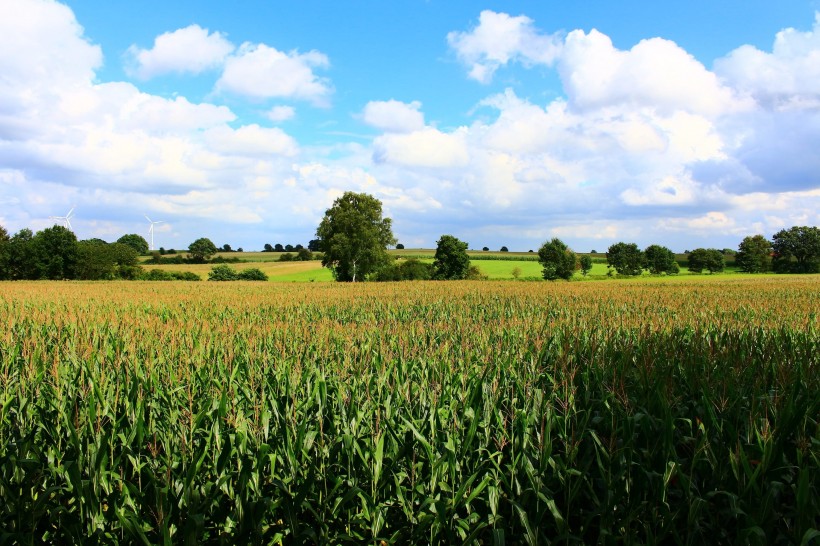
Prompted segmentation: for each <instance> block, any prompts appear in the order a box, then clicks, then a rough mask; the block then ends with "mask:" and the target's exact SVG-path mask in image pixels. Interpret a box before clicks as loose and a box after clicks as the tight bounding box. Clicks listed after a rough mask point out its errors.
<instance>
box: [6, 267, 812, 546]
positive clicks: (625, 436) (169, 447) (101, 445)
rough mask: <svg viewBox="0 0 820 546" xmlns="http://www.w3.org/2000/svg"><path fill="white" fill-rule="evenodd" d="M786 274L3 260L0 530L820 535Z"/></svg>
mask: <svg viewBox="0 0 820 546" xmlns="http://www.w3.org/2000/svg"><path fill="white" fill-rule="evenodd" d="M779 281H781V282H778V283H771V282H758V281H755V280H752V281H749V280H746V281H745V282H736V281H734V282H726V281H723V280H718V281H717V282H705V281H701V282H699V283H697V284H679V283H676V284H667V283H663V284H660V283H656V284H654V285H653V284H646V283H631V282H623V283H597V284H595V285H593V284H592V283H562V284H553V283H467V282H452V283H413V284H412V285H391V284H379V285H375V284H368V285H362V286H357V287H350V286H338V285H332V284H330V285H324V286H316V285H301V286H298V287H293V286H289V285H275V284H271V285H264V286H262V287H254V289H253V290H247V289H246V288H245V287H239V286H231V285H228V286H219V287H215V286H213V285H211V286H195V287H191V286H188V285H185V284H179V283H175V284H173V285H172V284H170V283H169V284H167V285H159V286H157V285H149V284H148V283H136V284H128V285H124V284H112V285H110V288H109V289H106V290H105V291H101V290H99V285H92V284H75V285H70V286H60V290H55V289H54V288H55V285H54V284H46V283H36V284H35V283H17V284H9V285H8V286H6V285H4V286H3V291H2V292H0V308H2V309H3V312H4V315H3V316H4V324H5V328H4V331H3V333H2V334H0V347H1V348H2V351H0V381H1V382H2V383H1V385H2V390H0V392H2V397H3V398H2V404H0V529H2V530H3V535H2V536H3V538H2V540H3V541H4V542H6V543H9V544H32V543H34V544H41V543H50V544H80V543H83V544H117V543H120V544H134V543H142V544H176V543H179V544H277V543H285V544H302V543H310V544H365V543H366V544H381V543H382V542H383V543H387V544H493V543H502V542H503V543H506V544H550V543H564V542H566V543H577V544H598V543H606V544H609V543H612V544H749V543H761V544H800V543H801V541H803V542H804V543H806V544H809V543H810V540H812V539H811V537H812V536H813V534H812V533H815V534H816V531H813V530H814V529H816V528H817V524H816V522H817V514H818V513H820V448H819V447H818V438H817V435H818V415H820V402H819V401H818V400H819V398H818V394H817V393H818V392H820V374H818V373H817V371H818V370H817V359H816V356H815V355H816V354H817V353H818V344H820V339H818V335H820V333H819V332H820V330H818V328H817V327H816V318H813V317H814V316H815V314H816V309H817V308H818V305H820V290H818V284H817V281H816V280H813V279H806V278H798V279H794V278H783V279H779ZM560 537H565V540H563V539H561V538H560ZM807 537H808V539H809V540H804V539H806V538H807Z"/></svg>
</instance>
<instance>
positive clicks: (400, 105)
mask: <svg viewBox="0 0 820 546" xmlns="http://www.w3.org/2000/svg"><path fill="white" fill-rule="evenodd" d="M420 108H421V103H420V102H418V101H414V102H411V103H405V102H401V101H397V100H388V101H370V102H368V103H367V104H366V105H365V107H364V111H363V112H362V119H363V120H364V122H365V123H367V124H368V125H370V126H371V127H375V128H377V129H381V130H383V131H387V132H390V133H409V132H412V131H417V130H419V129H422V128H423V127H424V114H422V113H421V112H420V111H419V109H420Z"/></svg>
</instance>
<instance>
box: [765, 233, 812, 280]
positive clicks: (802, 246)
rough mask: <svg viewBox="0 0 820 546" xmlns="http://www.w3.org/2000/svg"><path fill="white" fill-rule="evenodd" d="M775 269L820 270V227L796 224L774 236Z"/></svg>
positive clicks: (782, 270) (797, 271) (796, 271)
mask: <svg viewBox="0 0 820 546" xmlns="http://www.w3.org/2000/svg"><path fill="white" fill-rule="evenodd" d="M772 249H773V250H774V255H775V264H774V265H775V270H776V271H778V272H787V271H790V272H793V273H817V272H820V228H817V227H809V226H794V227H791V228H789V229H782V230H780V231H778V232H777V233H775V234H774V236H773V237H772Z"/></svg>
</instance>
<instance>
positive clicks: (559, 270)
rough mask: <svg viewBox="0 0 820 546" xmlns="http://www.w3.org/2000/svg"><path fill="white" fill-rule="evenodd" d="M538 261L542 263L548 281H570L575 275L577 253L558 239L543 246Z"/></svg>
mask: <svg viewBox="0 0 820 546" xmlns="http://www.w3.org/2000/svg"><path fill="white" fill-rule="evenodd" d="M538 261H540V262H541V266H542V267H543V275H544V278H545V279H547V280H548V281H554V280H556V279H567V280H569V279H570V278H571V277H572V275H573V274H574V273H575V265H576V256H575V253H574V252H573V251H572V250H570V248H569V247H568V246H567V245H566V244H565V243H564V242H563V241H562V240H561V239H558V238H554V239H552V240H551V241H549V242H546V243H544V244H543V245H541V248H540V249H538Z"/></svg>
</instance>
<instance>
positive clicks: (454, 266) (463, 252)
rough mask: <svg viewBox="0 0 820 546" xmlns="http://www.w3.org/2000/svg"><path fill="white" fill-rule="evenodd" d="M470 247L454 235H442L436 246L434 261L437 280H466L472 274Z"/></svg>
mask: <svg viewBox="0 0 820 546" xmlns="http://www.w3.org/2000/svg"><path fill="white" fill-rule="evenodd" d="M468 246H469V245H468V244H467V243H465V242H463V241H460V240H459V239H458V238H456V237H453V236H452V235H442V236H441V238H440V239H439V240H438V244H437V246H436V257H435V260H434V261H433V268H434V269H435V278H436V279H442V280H451V279H452V280H454V279H466V278H467V274H468V273H469V272H470V256H468V255H467V247H468Z"/></svg>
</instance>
